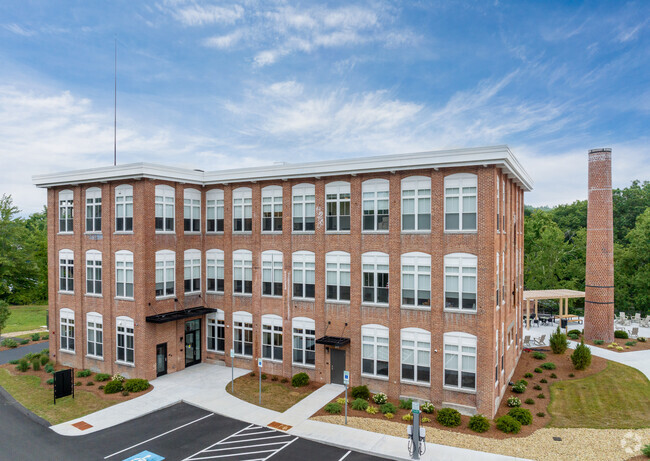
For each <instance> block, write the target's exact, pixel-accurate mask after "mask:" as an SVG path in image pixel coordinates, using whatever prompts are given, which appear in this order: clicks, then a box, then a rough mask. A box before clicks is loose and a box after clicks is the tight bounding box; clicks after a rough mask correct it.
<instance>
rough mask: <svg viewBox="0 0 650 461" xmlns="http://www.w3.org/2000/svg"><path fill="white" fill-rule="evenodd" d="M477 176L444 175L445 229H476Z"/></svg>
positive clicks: (461, 174)
mask: <svg viewBox="0 0 650 461" xmlns="http://www.w3.org/2000/svg"><path fill="white" fill-rule="evenodd" d="M476 191H477V176H476V175H475V174H470V173H458V174H452V175H449V176H446V177H445V230H447V231H475V230H476V221H477V220H476Z"/></svg>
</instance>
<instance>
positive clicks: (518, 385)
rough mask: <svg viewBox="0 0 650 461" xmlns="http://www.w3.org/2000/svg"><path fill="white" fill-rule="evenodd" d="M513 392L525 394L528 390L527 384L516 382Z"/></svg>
mask: <svg viewBox="0 0 650 461" xmlns="http://www.w3.org/2000/svg"><path fill="white" fill-rule="evenodd" d="M512 392H516V393H517V394H523V393H524V392H526V385H525V384H524V383H515V385H514V386H512Z"/></svg>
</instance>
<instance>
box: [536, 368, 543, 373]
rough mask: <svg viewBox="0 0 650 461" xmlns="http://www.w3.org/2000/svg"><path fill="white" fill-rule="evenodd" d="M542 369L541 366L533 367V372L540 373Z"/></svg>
mask: <svg viewBox="0 0 650 461" xmlns="http://www.w3.org/2000/svg"><path fill="white" fill-rule="evenodd" d="M542 371H544V370H542V369H541V368H535V373H541V372H542Z"/></svg>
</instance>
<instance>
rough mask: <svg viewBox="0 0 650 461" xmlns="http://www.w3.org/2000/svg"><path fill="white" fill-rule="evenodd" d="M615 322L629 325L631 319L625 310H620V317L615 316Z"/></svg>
mask: <svg viewBox="0 0 650 461" xmlns="http://www.w3.org/2000/svg"><path fill="white" fill-rule="evenodd" d="M614 323H616V324H618V325H623V326H627V325H629V324H630V321H629V320H628V319H627V317H626V316H625V312H619V313H618V317H615V318H614Z"/></svg>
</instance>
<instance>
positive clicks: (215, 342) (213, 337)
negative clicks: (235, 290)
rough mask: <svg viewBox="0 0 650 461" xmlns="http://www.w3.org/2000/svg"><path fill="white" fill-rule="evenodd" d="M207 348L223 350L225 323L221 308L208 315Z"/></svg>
mask: <svg viewBox="0 0 650 461" xmlns="http://www.w3.org/2000/svg"><path fill="white" fill-rule="evenodd" d="M207 338H208V344H207V349H208V350H209V351H213V352H225V349H226V325H225V320H224V314H223V311H222V310H219V311H217V312H215V313H214V314H209V315H208V334H207Z"/></svg>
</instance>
